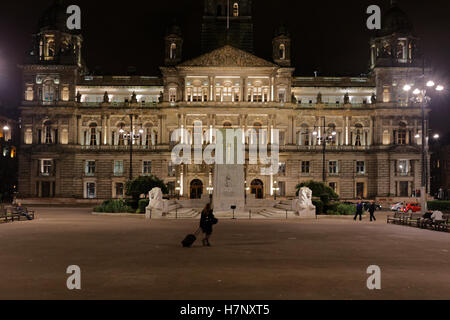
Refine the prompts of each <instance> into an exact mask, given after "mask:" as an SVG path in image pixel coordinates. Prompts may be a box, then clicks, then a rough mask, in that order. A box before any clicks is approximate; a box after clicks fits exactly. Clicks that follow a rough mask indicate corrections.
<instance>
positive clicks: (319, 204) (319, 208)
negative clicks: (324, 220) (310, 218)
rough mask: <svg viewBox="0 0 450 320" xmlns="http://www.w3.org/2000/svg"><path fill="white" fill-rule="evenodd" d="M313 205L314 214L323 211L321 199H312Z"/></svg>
mask: <svg viewBox="0 0 450 320" xmlns="http://www.w3.org/2000/svg"><path fill="white" fill-rule="evenodd" d="M312 203H313V205H314V206H315V207H316V214H323V212H324V205H323V202H322V201H321V200H313V201H312Z"/></svg>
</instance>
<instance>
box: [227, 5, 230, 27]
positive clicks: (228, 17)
mask: <svg viewBox="0 0 450 320" xmlns="http://www.w3.org/2000/svg"><path fill="white" fill-rule="evenodd" d="M227 4H228V11H227V30H230V0H228V1H227Z"/></svg>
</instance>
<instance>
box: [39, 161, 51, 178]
mask: <svg viewBox="0 0 450 320" xmlns="http://www.w3.org/2000/svg"><path fill="white" fill-rule="evenodd" d="M52 166H53V160H52V159H42V160H41V168H40V172H41V175H43V176H49V175H50V173H51V172H52Z"/></svg>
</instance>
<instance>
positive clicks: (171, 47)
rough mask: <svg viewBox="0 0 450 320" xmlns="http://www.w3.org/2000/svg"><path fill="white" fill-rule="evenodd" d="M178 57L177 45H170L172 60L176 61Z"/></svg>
mask: <svg viewBox="0 0 450 320" xmlns="http://www.w3.org/2000/svg"><path fill="white" fill-rule="evenodd" d="M176 57H177V44H176V43H172V44H171V45H170V59H176Z"/></svg>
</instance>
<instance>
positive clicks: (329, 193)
mask: <svg viewBox="0 0 450 320" xmlns="http://www.w3.org/2000/svg"><path fill="white" fill-rule="evenodd" d="M303 187H307V188H309V189H311V191H312V193H313V197H317V198H320V200H321V201H322V202H323V203H324V205H327V204H328V203H329V202H330V201H331V200H337V199H339V196H338V194H337V193H336V192H334V190H333V189H331V188H330V187H329V186H327V185H326V184H325V183H323V182H317V181H312V180H311V181H308V182H302V183H300V184H298V185H297V187H296V189H297V195H298V194H299V192H300V189H301V188H303Z"/></svg>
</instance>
